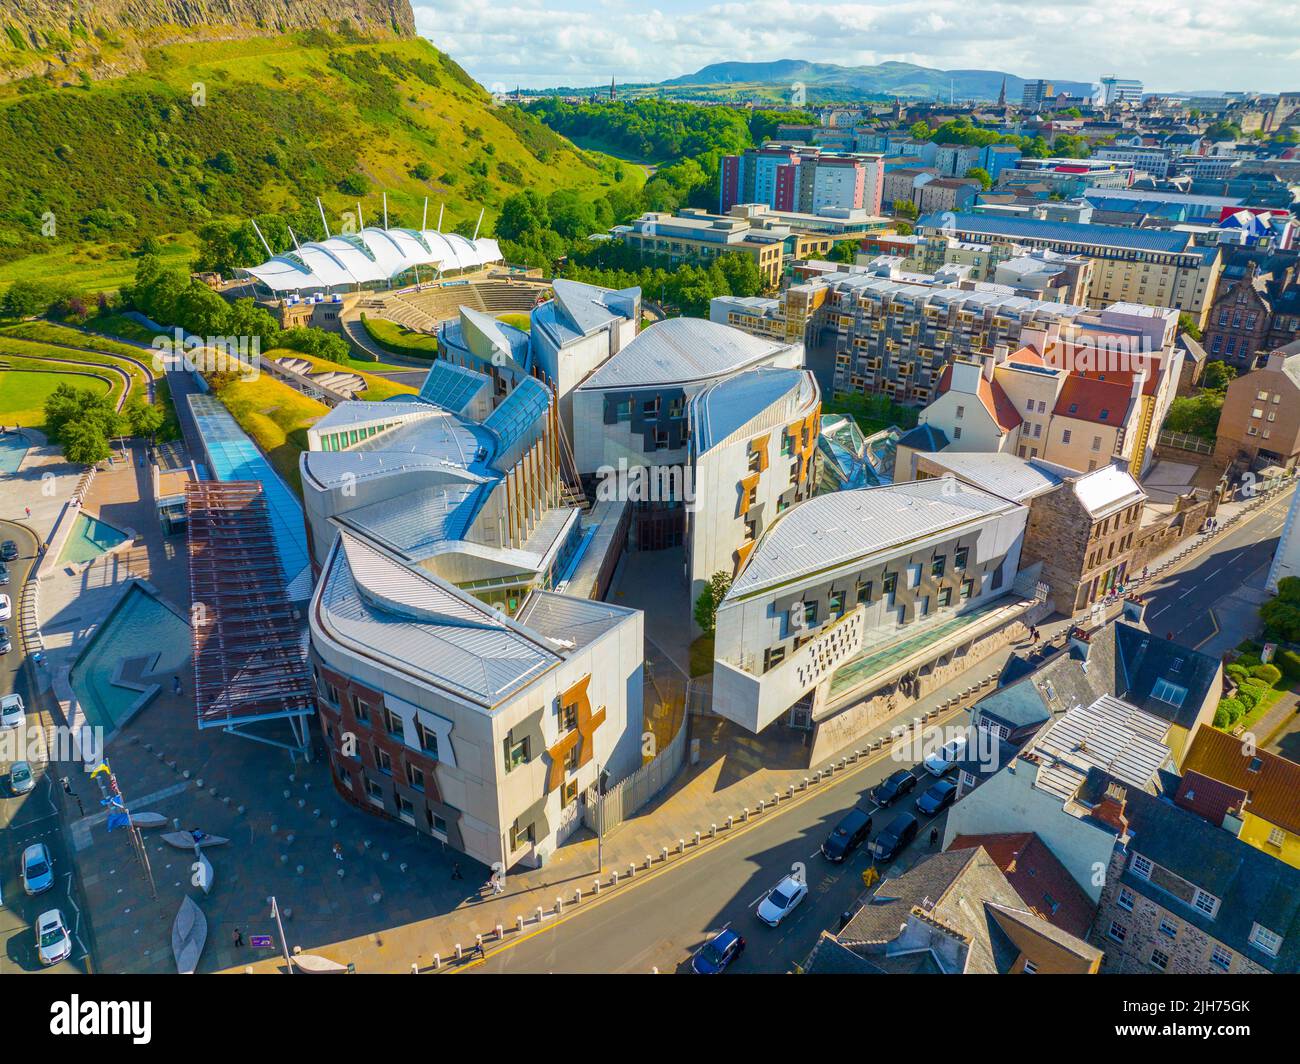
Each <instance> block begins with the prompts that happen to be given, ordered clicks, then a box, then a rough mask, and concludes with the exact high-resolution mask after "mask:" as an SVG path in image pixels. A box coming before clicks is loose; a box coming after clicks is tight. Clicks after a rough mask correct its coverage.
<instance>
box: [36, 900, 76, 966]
mask: <svg viewBox="0 0 1300 1064" xmlns="http://www.w3.org/2000/svg"><path fill="white" fill-rule="evenodd" d="M36 953H37V955H38V956H39V957H40V959H41V963H42V964H44V965H46V966H49V965H51V964H58V963H59V961H66V960H67V959H68V958H69V957H71V956H72V935H71V933H70V932H69V931H68V922H67V921H66V920H65V919H64V918H63V913H62V912H61V911H60V910H58V909H50V910H49V911H48V912H43V913H41V915H40V916H38V917H37V918H36Z"/></svg>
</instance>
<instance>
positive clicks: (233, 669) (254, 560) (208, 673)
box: [185, 481, 313, 746]
mask: <svg viewBox="0 0 1300 1064" xmlns="http://www.w3.org/2000/svg"><path fill="white" fill-rule="evenodd" d="M185 513H186V518H187V523H188V543H189V556H190V593H191V602H192V603H193V606H192V620H193V624H192V626H191V627H192V629H193V633H194V701H195V707H196V711H197V717H198V726H199V728H223V729H225V730H227V731H238V730H239V728H240V727H241V726H243V725H246V724H250V723H252V722H255V721H267V720H288V721H289V724H290V727H291V729H292V730H293V732H294V735H295V737H296V739H297V742H296V743H295V746H305V743H306V738H307V722H306V720H305V719H300V718H306V717H308V716H310V714H311V713H312V712H313V698H312V683H311V673H310V671H309V669H308V665H307V648H306V633H305V628H304V625H303V622H302V620H301V618H300V617H299V616H298V615H297V612H296V611H295V609H294V607H293V604H292V603H291V602H290V601H289V597H288V594H287V590H286V588H285V584H284V574H283V570H282V568H281V566H280V559H279V553H278V551H277V548H276V543H275V536H274V533H273V531H272V527H271V519H270V514H269V511H268V510H267V504H266V496H265V494H264V492H263V489H262V485H261V484H260V483H259V482H258V481H227V482H225V483H218V482H215V481H191V482H190V483H189V484H188V485H187V487H186V490H185ZM249 737H250V738H258V737H257V736H249ZM265 741H269V740H265ZM277 745H281V744H277Z"/></svg>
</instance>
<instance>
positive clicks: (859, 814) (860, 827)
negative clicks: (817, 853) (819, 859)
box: [822, 808, 871, 862]
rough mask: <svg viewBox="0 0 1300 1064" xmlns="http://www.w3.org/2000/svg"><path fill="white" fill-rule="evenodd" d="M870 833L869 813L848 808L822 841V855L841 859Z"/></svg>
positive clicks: (864, 840) (860, 843) (831, 859)
mask: <svg viewBox="0 0 1300 1064" xmlns="http://www.w3.org/2000/svg"><path fill="white" fill-rule="evenodd" d="M870 834H871V815H870V814H869V813H864V812H863V811H862V810H861V809H857V808H854V809H850V810H849V811H848V812H847V813H845V814H844V816H843V817H841V818H840V822H839V823H838V824H836V825H835V828H834V830H832V831H831V833H830V834H829V835H828V836H826V841H825V842H823V843H822V856H823V857H825V858H826V860H828V861H836V862H839V861H843V860H844V859H845V858H846V857H848V856H849V854H851V853H852V852H853V851H854V850H856V849H857V848H858V847H859V846H861V845H862V844H863V843H864V842H866V841H867V836H868V835H870Z"/></svg>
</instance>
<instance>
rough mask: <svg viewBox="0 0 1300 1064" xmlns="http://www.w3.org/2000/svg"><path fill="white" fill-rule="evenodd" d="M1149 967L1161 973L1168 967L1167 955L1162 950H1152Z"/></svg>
mask: <svg viewBox="0 0 1300 1064" xmlns="http://www.w3.org/2000/svg"><path fill="white" fill-rule="evenodd" d="M1151 967H1152V968H1159V969H1160V970H1161V971H1162V972H1163V971H1164V970H1165V969H1166V968H1168V967H1169V954H1168V953H1166V952H1165V951H1164V950H1160V949H1153V950H1152V951H1151Z"/></svg>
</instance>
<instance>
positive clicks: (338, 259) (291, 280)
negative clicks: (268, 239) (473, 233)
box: [238, 226, 501, 292]
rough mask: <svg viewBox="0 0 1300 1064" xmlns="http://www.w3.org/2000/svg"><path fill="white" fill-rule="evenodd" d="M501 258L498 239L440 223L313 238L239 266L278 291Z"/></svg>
mask: <svg viewBox="0 0 1300 1064" xmlns="http://www.w3.org/2000/svg"><path fill="white" fill-rule="evenodd" d="M500 261H501V249H500V248H499V247H498V246H497V242H496V241H495V240H490V239H487V238H481V239H478V240H471V239H469V238H468V237H464V236H461V235H460V234H459V233H440V232H438V231H437V230H436V229H420V230H417V229H382V228H379V227H377V226H367V227H366V228H365V229H362V230H361V231H360V232H359V233H349V234H344V235H341V236H332V237H329V238H328V239H326V240H312V241H308V242H307V243H305V244H302V245H300V246H299V247H298V248H297V249H296V250H294V251H288V252H285V253H284V254H283V255H273V256H272V257H271V258H270V259H268V260H267V261H266V262H263V263H260V264H259V265H257V266H250V267H248V268H247V269H241V270H239V271H238V272H239V273H240V274H241V275H244V276H248V277H253V278H256V279H257V280H258V281H260V282H261V283H262V284H264V285H266V286H267V287H268V288H270V289H272V290H273V291H276V292H297V291H302V290H306V289H318V288H336V287H339V286H342V285H366V284H375V283H378V282H387V281H391V280H392V279H393V278H395V277H399V276H401V275H402V274H404V273H406V272H407V271H408V270H411V269H414V268H415V267H416V266H434V267H437V268H438V269H440V270H463V269H470V268H473V267H476V266H483V265H485V264H486V263H489V262H500Z"/></svg>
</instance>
